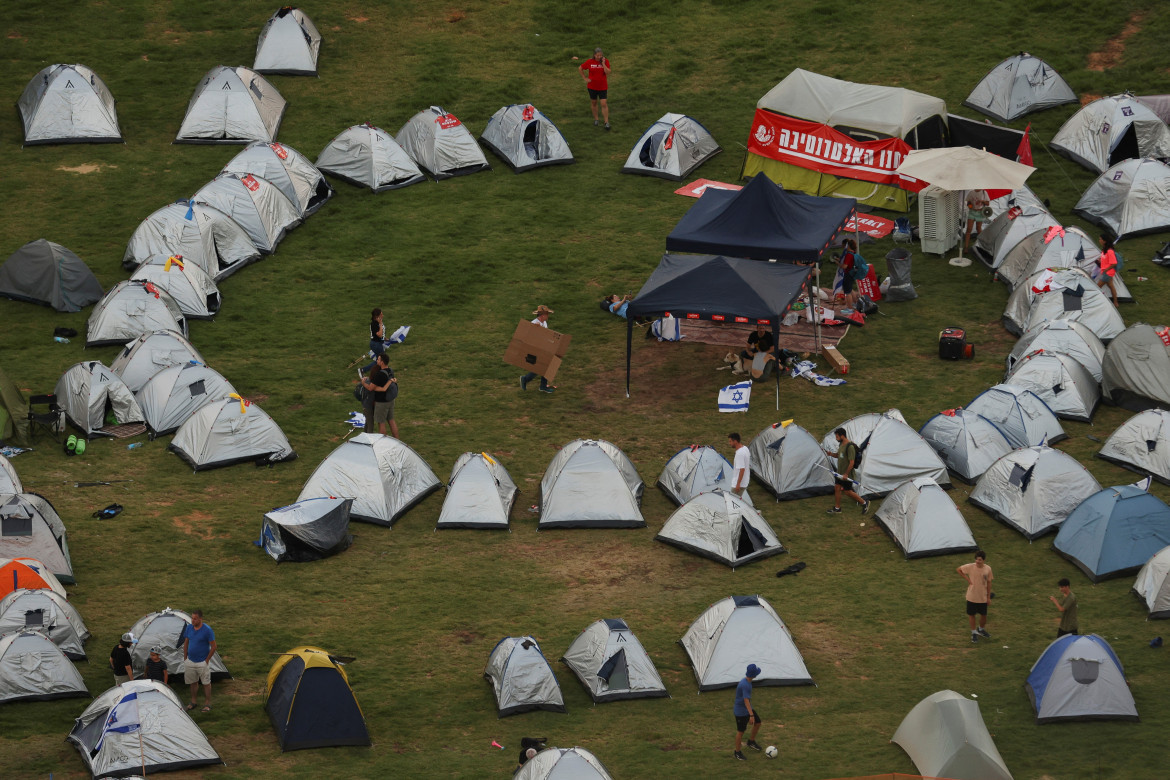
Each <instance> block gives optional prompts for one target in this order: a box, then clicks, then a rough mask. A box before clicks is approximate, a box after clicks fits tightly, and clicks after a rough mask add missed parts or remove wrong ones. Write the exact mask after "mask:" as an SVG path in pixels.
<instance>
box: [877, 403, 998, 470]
mask: <svg viewBox="0 0 1170 780" xmlns="http://www.w3.org/2000/svg"><path fill="white" fill-rule="evenodd" d="M949 411H950V414H947V413H945V412H944V413H942V414H936V415H935V416H934V417H931V418H930V419H929V420H927V421H926V424H925V425H923V426H922V428H920V429H919V431H918V435H920V436H921V437H922V438H924V439H926V443H927V444H929V445H930V446H931V447H934V451H935V452H937V453H938V454H939V456H941V457H942V459H943V463H945V464H946V465H947V468H948V469H950V471H951V473H952V474H954V475H955V476H956V477H958V478H959V479H961V480H963V481H964V482H966V483H967V484H973V483H974V482H975V481H976V480H977V479H979V477H980V476H982V475H983V472H985V471H987V469H988V468H989V467H990V466H991V464H992V463H995V462H996V461H997V460H999V459H1000V458H1001V457H1003V456H1004V455H1006V454H1007V453H1009V452H1011V451H1012V445H1011V442H1009V441H1008V439H1007V436H1005V435H1004V433H1003V431H1001V430H1000V429H999V428H998V427H997V426H996V424H995V423H993V422H992V421H991V420H988V419H987V418H986V417H984V416H983V415H981V414H979V413H978V412H972V411H970V410H967V409H952V410H949ZM863 462H864V461H863Z"/></svg>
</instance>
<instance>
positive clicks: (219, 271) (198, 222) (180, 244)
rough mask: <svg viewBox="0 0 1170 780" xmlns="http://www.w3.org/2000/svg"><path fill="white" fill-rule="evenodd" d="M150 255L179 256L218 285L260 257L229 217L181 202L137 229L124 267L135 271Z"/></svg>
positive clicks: (127, 249) (124, 257)
mask: <svg viewBox="0 0 1170 780" xmlns="http://www.w3.org/2000/svg"><path fill="white" fill-rule="evenodd" d="M151 255H166V256H168V257H169V256H170V255H180V256H182V258H183V260H184V261H185V262H189V263H195V264H196V265H198V266H199V267H200V268H202V269H203V270H204V272H206V273H207V275H208V276H210V277H211V278H212V279H215V280H216V281H217V282H218V281H221V280H222V279H224V278H225V277H227V276H228V275H230V274H233V273H235V272H236V271H238V270H240V269H241V268H243V267H244V266H245V265H247V264H248V263H250V262H252V261H253V260H255V259H257V258H258V257H260V250H259V249H257V248H256V245H255V244H253V243H252V239H250V238H249V237H248V234H247V233H245V232H244V229H243V228H242V227H240V225H239V223H238V222H236V221H235V220H234V219H232V218H231V217H229V216H228V215H227V214H224V213H223V212H222V211H220V210H219V209H217V208H212V207H211V206H209V205H207V204H206V203H191V202H189V201H186V200H180V201H177V202H175V203H171V204H170V205H167V206H163V207H162V208H161V209H159V210H158V211H156V212H154V213H153V214H151V215H150V216H149V217H147V218H146V219H144V220H142V223H141V224H140V225H139V226H138V227H137V228H135V230H134V235H132V236H131V237H130V243H129V244H127V245H126V254H125V255H123V257H122V267H123V268H125V269H126V270H127V271H133V270H134V269H135V268H137V267H138V266H139V265H141V264H142V263H144V262H145V261H146V260H147V258H149V257H150V256H151Z"/></svg>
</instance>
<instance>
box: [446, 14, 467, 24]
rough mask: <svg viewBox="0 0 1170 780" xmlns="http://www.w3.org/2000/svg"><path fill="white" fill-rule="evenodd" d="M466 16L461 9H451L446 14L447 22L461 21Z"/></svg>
mask: <svg viewBox="0 0 1170 780" xmlns="http://www.w3.org/2000/svg"><path fill="white" fill-rule="evenodd" d="M466 18H467V14H465V13H464V12H463V11H451V12H449V13H448V14H447V23H448V24H455V23H456V22H462V21H463V20H464V19H466Z"/></svg>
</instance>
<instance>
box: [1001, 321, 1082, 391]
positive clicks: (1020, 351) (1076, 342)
mask: <svg viewBox="0 0 1170 780" xmlns="http://www.w3.org/2000/svg"><path fill="white" fill-rule="evenodd" d="M1038 349H1043V350H1047V351H1049V352H1059V353H1061V354H1062V355H1068V356H1069V357H1071V358H1074V359H1075V360H1076V361H1077V362H1078V363H1080V364H1081V365H1082V366H1084V367H1085V368H1087V369H1088V370H1089V373H1090V374H1092V375H1093V379H1095V380H1097V381H1098V382H1100V381H1101V361H1102V360H1104V359H1105V345H1104V344H1102V343H1101V339H1099V338H1097V334H1095V333H1093V331H1091V330H1089V328H1088V326H1086V325H1084V324H1083V323H1081V322H1079V321H1077V320H1042V321H1041V322H1038V323H1036V324H1035V325H1033V326H1032V327H1031V328H1029V329H1028V330H1027V331H1025V332H1024V335H1023V336H1020V340H1019V341H1017V342H1016V344H1015V346H1013V347H1012V351H1011V352H1009V353H1008V356H1007V370H1008V371H1011V370H1012V368H1013V367H1014V366H1015V365H1016V363H1018V362H1020V361H1021V360H1023V359H1024V358H1025V357H1027V356H1028V355H1030V354H1032V353H1033V352H1035V351H1036V350H1038Z"/></svg>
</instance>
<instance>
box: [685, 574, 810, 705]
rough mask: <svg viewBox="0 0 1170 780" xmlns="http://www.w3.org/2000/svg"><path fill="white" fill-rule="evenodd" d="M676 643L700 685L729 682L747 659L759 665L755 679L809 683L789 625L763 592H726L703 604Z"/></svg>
mask: <svg viewBox="0 0 1170 780" xmlns="http://www.w3.org/2000/svg"><path fill="white" fill-rule="evenodd" d="M679 644H681V645H682V646H683V649H684V650H686V651H687V657H688V658H690V661H691V667H692V668H693V669H694V672H695V680H696V681H698V683H699V690H700V691H713V690H716V689H718V688H733V687H735V686H736V685H737V684H738V683H739V681H740V680H742V679H743V676H744V672H745V671H746V669H747V666H748V664H753V663H754V664H755V665H756V666H758V667H760V674H759V676H758V677H756V678H754V679H753V680H752V682H753V683H754V684H755V685H813V684H814V683H813V680H812V677H811V676H810V675H809V673H808V669H807V668H806V667H805V665H804V658H803V657H802V656H801V655H800V650H798V649H797V648H796V643H795V642H794V641H793V640H792V635H791V634H790V633H789V632H788V626H786V625H784V621H783V620H781V619H780V616H779V615H777V614H776V610H774V609H772V605H771V604H769V603H768V602H767V600H766V599H764V597H763V596H728V597H727V598H725V599H721V600H720V601H717V602H715V603H714V604H712V605H711V606H709V607H707V609H706V611H704V612H703V614H702V615H699V617H698V618H697V619H696V620H695V622H694V623H692V624H691V627H690V628H688V629H687V632H686V633H685V634H684V635H683V638H682V639H681V640H679Z"/></svg>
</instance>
